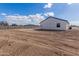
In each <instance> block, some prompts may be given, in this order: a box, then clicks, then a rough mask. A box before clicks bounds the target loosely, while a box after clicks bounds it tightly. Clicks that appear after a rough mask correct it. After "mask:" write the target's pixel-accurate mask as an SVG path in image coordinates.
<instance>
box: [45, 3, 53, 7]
mask: <svg viewBox="0 0 79 59" xmlns="http://www.w3.org/2000/svg"><path fill="white" fill-rule="evenodd" d="M52 6H53V3H48V4H46V5H45V6H44V8H51V7H52Z"/></svg>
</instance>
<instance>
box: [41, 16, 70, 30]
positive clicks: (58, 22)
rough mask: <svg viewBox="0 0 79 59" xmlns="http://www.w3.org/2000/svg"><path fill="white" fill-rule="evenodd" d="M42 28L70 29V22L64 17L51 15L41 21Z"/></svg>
mask: <svg viewBox="0 0 79 59" xmlns="http://www.w3.org/2000/svg"><path fill="white" fill-rule="evenodd" d="M40 29H46V30H67V29H69V22H68V21H67V20H64V19H60V18H56V17H52V16H49V17H48V18H46V19H45V20H43V21H42V22H40Z"/></svg>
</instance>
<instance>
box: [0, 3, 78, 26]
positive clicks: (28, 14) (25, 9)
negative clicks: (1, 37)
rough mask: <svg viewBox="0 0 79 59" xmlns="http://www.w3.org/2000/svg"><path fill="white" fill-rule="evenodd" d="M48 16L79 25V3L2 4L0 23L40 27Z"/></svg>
mask: <svg viewBox="0 0 79 59" xmlns="http://www.w3.org/2000/svg"><path fill="white" fill-rule="evenodd" d="M48 16H53V17H58V18H61V19H64V20H68V21H69V22H70V24H72V25H79V4H78V3H0V21H7V22H8V23H9V24H10V25H11V24H17V25H26V24H35V25H38V24H39V23H40V22H41V21H43V20H45V19H46V18H47V17H48Z"/></svg>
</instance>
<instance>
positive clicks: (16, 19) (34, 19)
mask: <svg viewBox="0 0 79 59" xmlns="http://www.w3.org/2000/svg"><path fill="white" fill-rule="evenodd" d="M5 19H6V21H7V22H8V23H9V24H10V25H11V24H13V23H16V24H18V25H25V24H39V23H40V22H41V21H42V20H44V19H45V18H44V16H42V15H41V14H35V15H28V16H22V15H9V16H5Z"/></svg>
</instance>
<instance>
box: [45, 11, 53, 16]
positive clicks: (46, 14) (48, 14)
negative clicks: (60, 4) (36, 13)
mask: <svg viewBox="0 0 79 59" xmlns="http://www.w3.org/2000/svg"><path fill="white" fill-rule="evenodd" d="M44 15H45V16H47V17H48V16H54V12H47V13H45V14H44Z"/></svg>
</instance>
